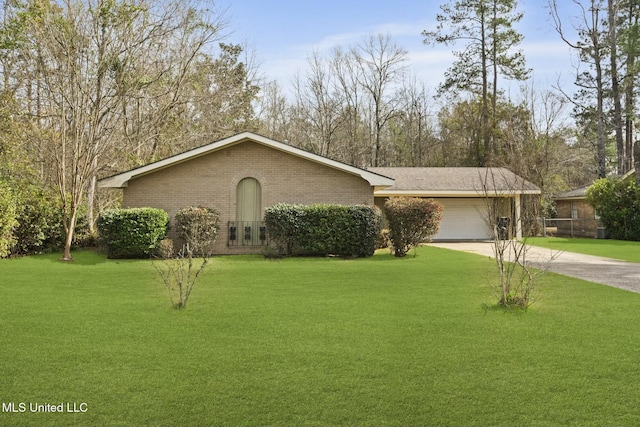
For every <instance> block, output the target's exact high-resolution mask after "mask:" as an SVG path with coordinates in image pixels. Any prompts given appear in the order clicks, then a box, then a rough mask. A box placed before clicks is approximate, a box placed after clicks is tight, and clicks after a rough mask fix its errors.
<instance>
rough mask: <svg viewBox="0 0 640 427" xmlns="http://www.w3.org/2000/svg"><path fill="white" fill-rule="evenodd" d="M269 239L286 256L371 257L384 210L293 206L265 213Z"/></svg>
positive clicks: (329, 205)
mask: <svg viewBox="0 0 640 427" xmlns="http://www.w3.org/2000/svg"><path fill="white" fill-rule="evenodd" d="M265 223H266V225H267V230H268V232H269V239H270V241H271V242H272V243H275V244H276V245H277V246H279V248H280V250H281V251H282V252H284V253H285V254H286V255H314V256H327V255H337V256H342V257H367V256H371V255H373V253H374V252H375V250H376V243H377V238H378V234H379V233H380V229H381V226H382V215H381V213H380V210H379V209H377V208H375V207H371V206H366V205H335V204H314V205H307V206H305V205H291V204H286V203H280V204H277V205H274V206H271V207H269V208H267V209H266V210H265Z"/></svg>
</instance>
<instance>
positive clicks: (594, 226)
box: [551, 184, 603, 237]
mask: <svg viewBox="0 0 640 427" xmlns="http://www.w3.org/2000/svg"><path fill="white" fill-rule="evenodd" d="M590 186H591V184H587V185H583V186H581V187H578V188H574V189H572V190H569V191H565V192H563V193H559V194H556V195H554V196H553V200H554V201H555V204H556V218H554V221H551V223H552V224H553V225H554V226H555V227H554V228H555V229H556V232H555V235H556V236H566V237H603V236H599V235H598V228H600V221H599V219H598V215H597V214H596V211H595V209H593V206H591V205H590V204H589V203H587V189H588V188H589V187H590Z"/></svg>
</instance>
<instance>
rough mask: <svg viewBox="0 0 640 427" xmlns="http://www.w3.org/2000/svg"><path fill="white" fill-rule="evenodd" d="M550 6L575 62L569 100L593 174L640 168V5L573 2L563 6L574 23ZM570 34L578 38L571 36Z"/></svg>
mask: <svg viewBox="0 0 640 427" xmlns="http://www.w3.org/2000/svg"><path fill="white" fill-rule="evenodd" d="M549 5H550V10H551V16H552V17H553V20H554V24H555V27H556V30H557V32H558V34H559V35H560V37H561V38H562V39H563V40H564V41H565V42H566V43H567V45H568V46H570V47H571V48H572V49H573V50H574V51H575V52H576V54H577V57H578V58H579V65H578V66H576V69H575V85H576V86H577V87H578V88H579V90H578V92H577V94H576V95H568V98H569V99H570V100H571V102H573V104H574V113H575V117H576V121H577V124H578V126H579V127H580V128H581V129H582V131H583V135H584V137H585V138H586V139H590V140H593V141H594V145H595V147H596V149H597V151H596V153H597V154H596V165H597V168H596V172H597V175H598V176H600V177H605V176H607V175H608V174H609V172H610V171H614V172H616V173H617V174H618V175H623V174H625V173H626V172H628V171H629V170H631V169H632V168H634V167H635V168H636V169H640V145H639V144H638V138H637V137H636V136H635V134H636V131H635V127H636V115H637V106H636V105H637V93H636V92H637V91H636V86H637V84H638V83H637V80H638V64H637V60H636V59H637V56H638V54H639V53H640V38H639V37H640V33H639V31H640V30H639V26H638V20H639V19H640V1H638V0H580V1H579V0H572V1H571V2H567V4H564V5H563V6H564V7H565V8H566V7H568V6H571V8H570V9H571V11H572V14H571V16H573V17H574V18H573V19H566V18H564V17H563V16H561V13H560V11H559V4H558V2H557V1H556V0H550V2H549ZM574 31H575V32H576V33H577V36H575V37H573V38H572V35H573V32H574ZM594 100H595V102H594ZM609 147H611V149H610V150H609ZM608 151H613V152H614V153H615V154H609V153H608ZM638 179H640V178H638Z"/></svg>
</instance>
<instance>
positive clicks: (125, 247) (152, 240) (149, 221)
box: [98, 208, 169, 258]
mask: <svg viewBox="0 0 640 427" xmlns="http://www.w3.org/2000/svg"><path fill="white" fill-rule="evenodd" d="M168 224H169V215H168V214H167V212H165V211H164V210H162V209H155V208H133V209H110V210H106V211H103V212H101V213H100V215H99V216H98V233H99V235H100V241H101V242H102V244H103V245H105V246H106V248H107V255H108V257H109V258H147V257H149V256H150V255H151V254H152V253H153V251H154V249H155V247H156V245H157V244H158V242H159V241H160V240H162V239H164V238H165V236H166V234H167V228H168Z"/></svg>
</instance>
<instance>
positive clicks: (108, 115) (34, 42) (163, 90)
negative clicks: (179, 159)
mask: <svg viewBox="0 0 640 427" xmlns="http://www.w3.org/2000/svg"><path fill="white" fill-rule="evenodd" d="M2 12H3V16H2V25H1V26H0V48H1V50H0V70H1V72H2V79H1V82H0V84H1V86H0V94H1V96H2V98H3V99H4V100H5V103H4V105H5V106H7V107H6V108H5V109H4V110H3V114H4V115H5V117H6V118H7V122H8V123H9V124H8V126H9V129H7V130H6V132H5V134H4V135H3V138H2V143H1V144H2V147H1V150H2V152H7V153H8V152H20V153H25V154H27V155H28V158H29V159H30V166H31V167H32V168H33V167H34V166H39V170H36V171H35V172H36V173H35V174H34V176H33V177H32V178H34V177H35V175H37V174H38V173H39V176H38V177H37V178H38V179H39V180H41V182H43V184H44V185H46V186H50V187H52V188H55V189H56V191H57V193H58V198H59V201H60V208H61V211H62V224H63V227H64V231H65V249H64V255H63V259H65V260H71V259H72V256H71V252H70V248H71V243H72V240H73V237H74V230H75V227H76V222H77V220H78V214H79V211H80V209H81V208H82V206H84V205H85V204H86V206H88V216H89V218H88V221H89V225H90V226H91V225H92V224H93V222H94V217H95V214H94V211H93V208H94V206H95V205H96V179H97V177H98V176H100V175H102V176H104V175H107V174H109V173H111V172H115V171H118V170H122V169H126V168H129V167H131V166H137V165H140V164H145V163H148V162H151V161H154V160H156V159H158V158H161V157H164V156H167V155H169V154H174V153H175V152H179V151H183V150H185V149H188V148H191V147H193V146H195V145H200V144H202V143H204V142H205V141H207V142H208V141H210V140H211V139H214V138H218V137H220V136H226V135H228V134H231V133H234V132H237V131H238V130H240V129H245V128H247V127H250V126H251V123H252V120H253V111H252V108H251V103H252V101H253V100H254V98H255V95H256V93H257V91H258V88H257V86H255V85H254V84H252V83H251V81H250V80H249V79H248V75H249V74H250V70H247V69H246V66H245V64H244V63H243V62H242V61H240V54H241V52H242V49H241V48H240V47H239V46H235V45H229V44H224V43H222V40H223V36H224V26H225V24H226V22H225V19H224V17H223V16H222V15H220V14H218V13H217V12H216V10H205V9H201V8H200V6H199V3H197V2H195V1H193V2H191V1H182V0H180V1H177V0H176V1H174V0H168V1H159V0H89V1H85V0H61V1H52V0H28V1H25V2H22V1H15V0H7V1H5V2H4V5H3V11H2ZM17 124H19V126H18V125H17ZM12 134H13V136H14V137H12ZM15 158H16V157H15V156H14V157H13V158H12V159H13V162H10V161H8V160H7V161H5V165H6V166H7V168H6V170H5V173H4V174H3V179H5V180H6V179H11V174H13V173H16V171H19V170H20V168H16V167H15V166H16V165H15ZM5 159H6V158H5ZM10 166H12V167H10ZM36 169H38V168H36Z"/></svg>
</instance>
